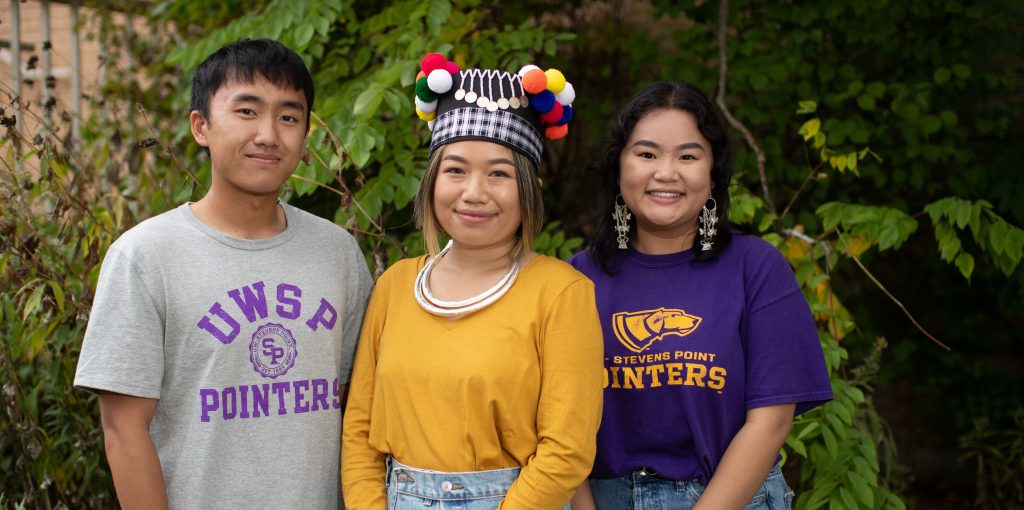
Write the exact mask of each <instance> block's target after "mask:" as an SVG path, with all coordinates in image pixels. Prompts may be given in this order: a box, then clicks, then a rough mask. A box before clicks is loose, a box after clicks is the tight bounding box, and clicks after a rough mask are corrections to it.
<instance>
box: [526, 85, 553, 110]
mask: <svg viewBox="0 0 1024 510" xmlns="http://www.w3.org/2000/svg"><path fill="white" fill-rule="evenodd" d="M530 107H531V108H533V109H534V110H536V111H537V113H548V112H549V111H551V109H552V108H554V107H555V94H554V93H553V92H551V91H550V90H542V91H541V93H540V94H537V95H532V96H530Z"/></svg>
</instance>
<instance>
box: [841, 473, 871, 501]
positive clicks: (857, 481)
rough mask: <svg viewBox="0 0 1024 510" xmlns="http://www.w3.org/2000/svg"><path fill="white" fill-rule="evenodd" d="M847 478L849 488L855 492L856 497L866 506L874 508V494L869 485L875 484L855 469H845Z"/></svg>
mask: <svg viewBox="0 0 1024 510" xmlns="http://www.w3.org/2000/svg"><path fill="white" fill-rule="evenodd" d="M847 478H848V479H849V480H850V489H851V490H852V492H854V493H856V495H857V497H858V499H860V500H861V502H862V503H864V505H865V506H867V507H868V508H874V507H875V494H874V491H872V490H871V487H872V486H873V485H876V484H874V483H872V482H870V481H868V480H867V479H866V478H864V477H863V476H862V475H861V474H859V473H857V471H856V470H850V471H847Z"/></svg>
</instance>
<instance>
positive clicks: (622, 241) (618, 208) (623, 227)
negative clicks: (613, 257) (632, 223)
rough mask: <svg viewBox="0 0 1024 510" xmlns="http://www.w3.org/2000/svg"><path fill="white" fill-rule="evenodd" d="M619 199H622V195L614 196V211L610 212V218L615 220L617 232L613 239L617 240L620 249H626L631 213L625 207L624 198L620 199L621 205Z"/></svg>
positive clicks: (627, 247)
mask: <svg viewBox="0 0 1024 510" xmlns="http://www.w3.org/2000/svg"><path fill="white" fill-rule="evenodd" d="M619 200H622V195H616V196H615V212H613V213H612V218H613V219H614V220H615V231H616V232H618V233H619V235H618V237H616V238H615V240H616V241H618V242H619V249H620V250H628V249H629V245H628V244H627V243H629V219H630V218H632V217H633V213H631V212H629V209H627V208H626V201H625V200H622V205H619Z"/></svg>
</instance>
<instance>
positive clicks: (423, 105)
mask: <svg viewBox="0 0 1024 510" xmlns="http://www.w3.org/2000/svg"><path fill="white" fill-rule="evenodd" d="M413 99H415V100H416V108H419V109H420V111H421V112H423V113H430V112H433V111H437V99H435V100H433V101H431V102H429V103H427V102H424V101H423V100H422V99H420V98H418V97H414V98H413Z"/></svg>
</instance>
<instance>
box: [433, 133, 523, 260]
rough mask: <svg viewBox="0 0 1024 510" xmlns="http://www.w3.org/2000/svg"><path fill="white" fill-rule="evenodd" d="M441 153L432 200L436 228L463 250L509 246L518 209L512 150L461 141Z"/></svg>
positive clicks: (519, 218) (519, 215)
mask: <svg viewBox="0 0 1024 510" xmlns="http://www.w3.org/2000/svg"><path fill="white" fill-rule="evenodd" d="M441 150H442V151H443V152H442V153H441V161H440V166H439V168H438V174H437V179H436V181H435V182H434V197H433V212H434V215H435V217H436V218H437V222H438V224H440V226H441V228H442V229H443V230H444V231H445V232H447V233H448V235H450V236H451V237H452V239H453V240H454V241H455V242H456V243H457V244H459V245H461V246H463V247H466V248H496V247H503V246H506V245H509V246H511V245H514V243H515V241H516V231H517V230H518V229H519V226H520V224H521V222H522V210H521V207H522V206H521V205H520V200H519V190H518V184H517V181H516V167H515V164H514V163H513V156H512V149H509V148H508V147H505V146H503V145H499V144H496V143H492V142H485V141H479V140H465V141H460V142H453V143H450V144H448V145H446V146H445V147H444V148H442V149H441Z"/></svg>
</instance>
